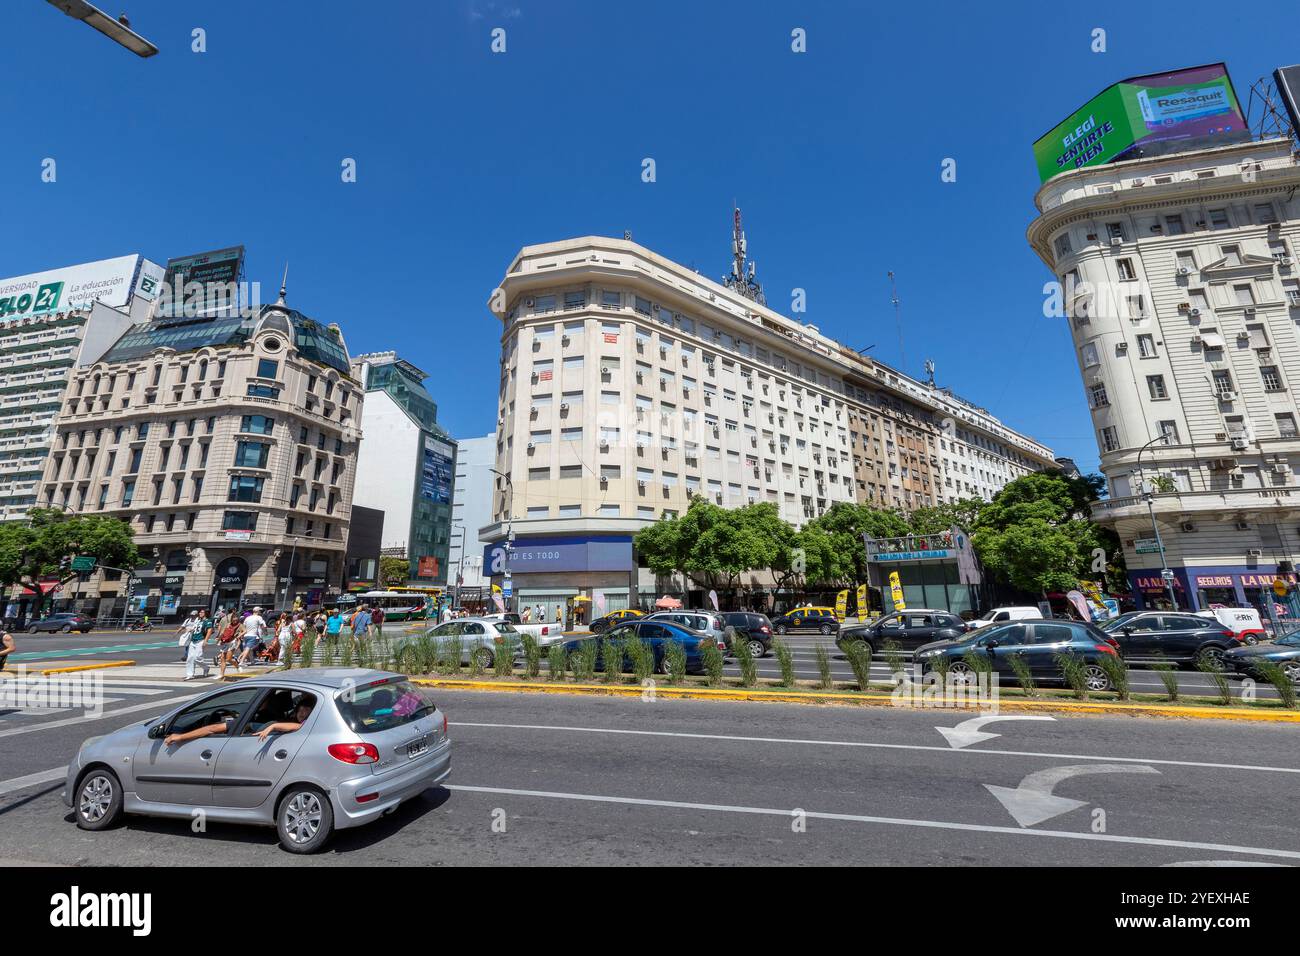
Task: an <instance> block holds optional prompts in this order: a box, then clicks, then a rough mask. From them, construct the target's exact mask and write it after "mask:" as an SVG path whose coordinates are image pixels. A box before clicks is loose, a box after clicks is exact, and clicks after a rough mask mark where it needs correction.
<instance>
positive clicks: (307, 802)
mask: <svg viewBox="0 0 1300 956" xmlns="http://www.w3.org/2000/svg"><path fill="white" fill-rule="evenodd" d="M333 830H334V808H333V807H332V806H330V801H329V797H327V796H325V794H323V793H321V792H320V791H319V790H317V789H316V788H315V787H303V786H297V787H290V788H289V790H288V791H287V792H286V793H285V794H284V796H283V798H281V800H280V806H279V807H278V808H277V809H276V811H275V832H276V835H277V836H279V838H280V846H282V847H284V848H285V849H286V850H288V851H289V852H290V853H315V852H316V851H318V850H319V849H320V848H321V847H323V846H324V845H325V841H326V840H328V839H329V838H330V834H331V833H332V832H333Z"/></svg>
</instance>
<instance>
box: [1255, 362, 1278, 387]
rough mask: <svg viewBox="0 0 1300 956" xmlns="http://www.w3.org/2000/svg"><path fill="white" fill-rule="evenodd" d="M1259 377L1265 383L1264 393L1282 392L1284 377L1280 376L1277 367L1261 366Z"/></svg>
mask: <svg viewBox="0 0 1300 956" xmlns="http://www.w3.org/2000/svg"><path fill="white" fill-rule="evenodd" d="M1259 377H1260V378H1261V379H1262V380H1263V382H1264V391H1266V392H1280V391H1283V388H1282V376H1281V375H1279V374H1278V371H1277V366H1276V365H1261V366H1260V367H1259Z"/></svg>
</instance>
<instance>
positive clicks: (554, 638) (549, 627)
mask: <svg viewBox="0 0 1300 956" xmlns="http://www.w3.org/2000/svg"><path fill="white" fill-rule="evenodd" d="M462 620H464V619H463V618H462ZM479 620H482V621H504V622H506V623H508V624H509V625H510V626H511V627H513V628H514V629H515V631H516V632H517V633H518V634H519V635H520V636H521V637H522V636H523V635H524V634H529V635H531V636H532V638H533V640H535V641H537V646H538V647H550V646H551V645H552V644H559V643H560V642H561V641H563V640H564V625H563V624H556V623H555V622H554V621H552V622H550V623H547V622H545V621H543V622H541V623H539V624H524V623H522V622H521V621H520V619H519V615H518V614H516V613H515V612H514V611H507V612H506V613H505V614H484V615H482V616H481V617H480V618H479Z"/></svg>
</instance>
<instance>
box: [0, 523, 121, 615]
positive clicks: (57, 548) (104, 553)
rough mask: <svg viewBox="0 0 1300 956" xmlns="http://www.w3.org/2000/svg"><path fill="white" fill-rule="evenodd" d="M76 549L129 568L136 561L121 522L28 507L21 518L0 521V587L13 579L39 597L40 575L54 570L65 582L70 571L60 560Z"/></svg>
mask: <svg viewBox="0 0 1300 956" xmlns="http://www.w3.org/2000/svg"><path fill="white" fill-rule="evenodd" d="M78 555H88V556H90V557H93V558H94V559H95V561H96V563H97V564H102V565H105V566H108V567H114V568H134V567H136V566H137V565H138V564H139V563H140V553H139V551H138V550H137V549H136V546H135V542H134V541H132V539H131V526H130V525H129V524H128V523H127V522H125V521H122V520H120V519H118V518H106V517H102V516H99V515H73V514H69V513H67V512H65V511H61V510H60V509H58V508H33V509H32V510H31V511H29V512H28V513H27V520H26V521H25V522H20V521H8V522H5V523H4V524H0V587H3V588H5V589H6V590H7V589H8V588H10V587H12V586H14V585H15V584H16V585H19V586H20V587H22V588H23V589H24V590H25V591H27V592H28V593H29V594H30V595H31V596H32V597H35V598H38V599H39V598H41V596H42V595H41V589H40V587H39V585H38V582H39V581H40V580H41V579H42V578H50V577H55V576H57V577H58V579H59V583H61V584H65V583H67V582H68V581H71V580H72V579H73V578H74V577H76V573H75V572H73V571H71V570H70V569H64V568H63V567H61V564H62V563H63V562H64V559H69V560H70V559H72V558H74V557H77V556H78Z"/></svg>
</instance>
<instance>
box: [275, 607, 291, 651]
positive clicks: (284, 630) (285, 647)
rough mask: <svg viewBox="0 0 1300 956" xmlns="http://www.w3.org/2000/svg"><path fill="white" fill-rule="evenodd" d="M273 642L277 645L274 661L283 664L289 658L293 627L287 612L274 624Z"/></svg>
mask: <svg viewBox="0 0 1300 956" xmlns="http://www.w3.org/2000/svg"><path fill="white" fill-rule="evenodd" d="M275 640H276V643H277V644H278V645H279V647H278V648H277V650H278V651H279V653H278V654H277V655H276V660H278V661H279V662H280V663H281V664H283V663H284V662H285V659H286V658H287V657H288V656H289V648H290V646H291V645H292V644H293V627H292V624H291V621H290V618H289V613H288V612H287V611H286V612H285V613H283V614H281V615H280V619H279V620H278V621H276V622H275Z"/></svg>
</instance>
